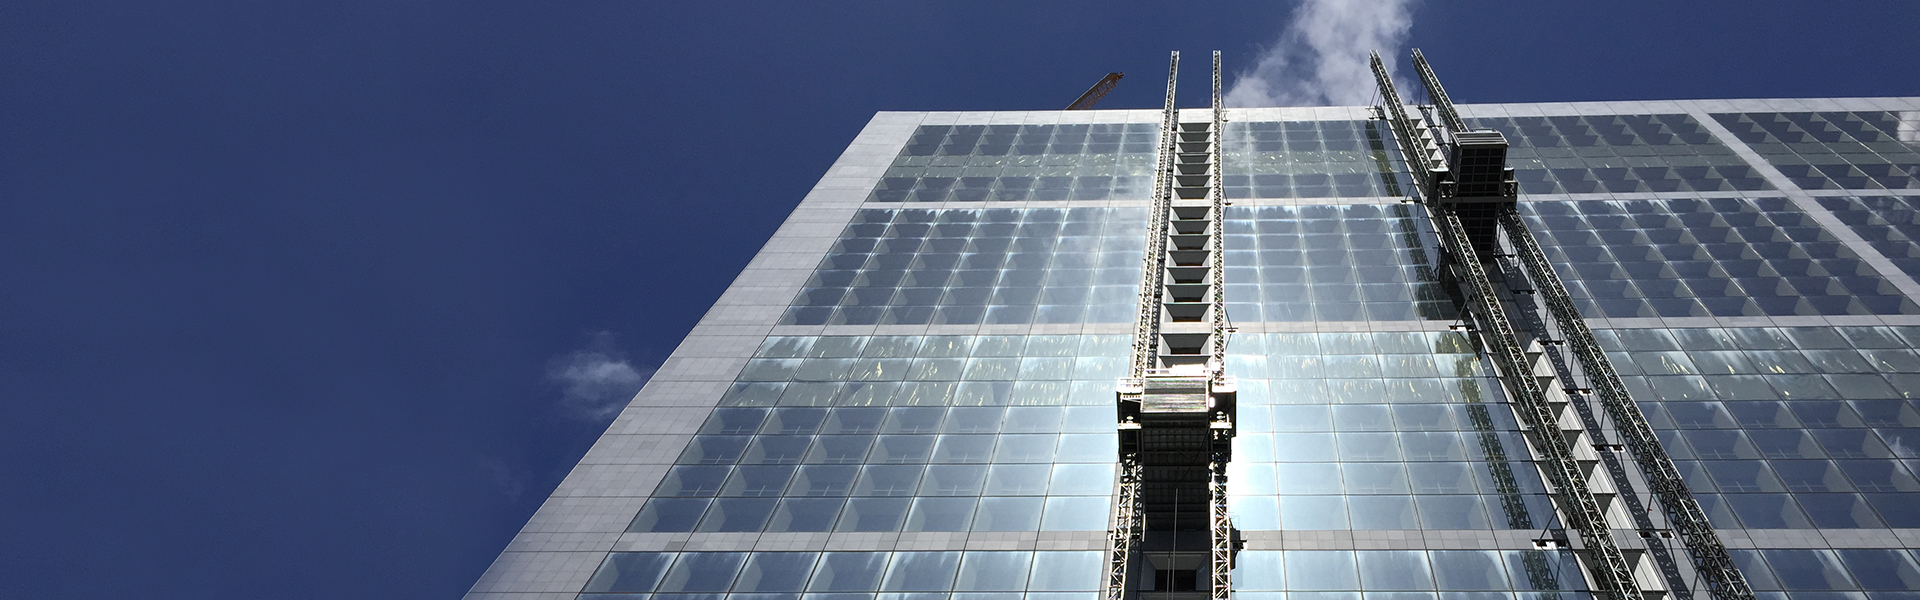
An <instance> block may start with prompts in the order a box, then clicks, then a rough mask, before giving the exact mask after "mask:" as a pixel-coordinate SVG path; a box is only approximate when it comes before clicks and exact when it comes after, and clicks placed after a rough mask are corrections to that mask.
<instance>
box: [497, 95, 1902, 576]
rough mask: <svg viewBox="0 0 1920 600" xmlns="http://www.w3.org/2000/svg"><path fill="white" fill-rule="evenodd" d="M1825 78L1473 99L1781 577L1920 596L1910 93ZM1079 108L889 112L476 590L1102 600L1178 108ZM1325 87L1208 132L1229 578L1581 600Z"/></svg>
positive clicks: (1732, 520)
mask: <svg viewBox="0 0 1920 600" xmlns="http://www.w3.org/2000/svg"><path fill="white" fill-rule="evenodd" d="M1831 102H1833V103H1835V104H1836V105H1837V106H1840V108H1842V109H1843V110H1808V109H1806V108H1804V107H1803V106H1804V105H1800V104H1795V105H1793V106H1795V107H1799V108H1791V109H1789V107H1788V106H1786V105H1784V104H1783V105H1781V107H1780V108H1782V110H1773V111H1770V110H1767V106H1768V105H1767V104H1766V103H1764V102H1757V103H1756V102H1740V103H1735V102H1717V101H1696V102H1648V103H1634V104H1633V105H1632V110H1624V111H1616V110H1612V109H1611V108H1608V107H1603V106H1600V105H1551V106H1548V105H1540V106H1534V105H1513V106H1506V107H1503V108H1502V107H1471V106H1469V107H1463V109H1462V110H1463V112H1464V113H1466V116H1467V117H1468V122H1469V123H1470V124H1472V125H1478V126H1484V127H1490V128H1494V129H1497V130H1500V131H1501V132H1503V133H1504V134H1505V135H1506V136H1507V139H1508V140H1509V141H1510V142H1512V144H1513V146H1512V150H1511V153H1510V154H1509V158H1510V164H1511V165H1513V166H1514V167H1516V171H1517V176H1518V179H1519V181H1520V183H1521V188H1522V198H1521V205H1520V208H1521V212H1522V215H1523V218H1524V220H1525V221H1526V224H1527V226H1528V227H1529V228H1530V229H1531V230H1532V231H1533V232H1534V234H1535V236H1536V237H1537V238H1538V239H1539V241H1540V243H1541V246H1542V248H1543V250H1544V251H1545V252H1546V254H1547V258H1548V260H1549V261H1550V262H1552V263H1553V264H1554V265H1555V267H1556V268H1557V269H1558V272H1559V275H1560V276H1561V277H1562V278H1563V280H1564V281H1565V282H1566V284H1567V287H1568V288H1569V291H1570V292H1571V294H1572V296H1573V297H1574V300H1575V302H1576V303H1577V304H1578V308H1579V310H1580V311H1581V312H1582V313H1583V314H1584V315H1586V316H1587V317H1588V318H1589V319H1590V322H1591V323H1592V324H1593V326H1594V327H1595V329H1596V333H1597V335H1598V338H1599V341H1600V342H1601V344H1602V345H1603V346H1604V349H1605V350H1606V352H1607V354H1608V355H1609V357H1610V358H1611V360H1612V362H1613V365H1614V367H1615V368H1616V369H1617V370H1618V371H1619V372H1620V374H1621V376H1622V377H1623V378H1624V380H1625V382H1626V384H1627V386H1628V388H1629V389H1630V391H1631V393H1632V396H1633V399H1634V400H1635V401H1636V402H1637V403H1638V404H1639V406H1640V407H1641V409H1642V411H1643V412H1644V413H1645V414H1646V416H1647V418H1648V419H1649V421H1650V423H1651V425H1652V426H1653V427H1654V429H1655V430H1656V432H1657V434H1658V436H1659V437H1660V440H1661V442H1662V444H1663V445H1664V446H1665V448H1666V450H1667V451H1668V453H1669V454H1670V455H1671V456H1672V457H1673V459H1674V461H1675V462H1676V463H1677V465H1678V466H1679V468H1680V470H1681V472H1682V475H1683V477H1684V478H1685V480H1686V482H1687V484H1688V485H1689V486H1690V487H1691V489H1692V491H1693V493H1694V495H1695V496H1696V497H1697V498H1698V499H1699V501H1700V502H1701V504H1702V506H1703V508H1705V509H1706V511H1707V513H1708V517H1709V518H1710V519H1711V520H1712V522H1713V524H1714V526H1715V527H1716V528H1718V529H1719V530H1720V532H1721V536H1722V538H1723V539H1725V540H1728V545H1729V548H1730V549H1731V552H1732V554H1733V556H1734V558H1735V560H1736V561H1737V562H1739V564H1740V565H1741V570H1742V572H1743V573H1744V574H1745V575H1746V577H1747V578H1748V580H1749V581H1750V583H1751V584H1752V585H1753V587H1754V589H1755V590H1756V591H1757V592H1758V593H1759V595H1760V596H1761V597H1763V598H1766V599H1767V600H1783V599H1786V598H1793V599H1808V600H1814V599H1817V600H1842V599H1843V598H1844V599H1845V600H1920V592H1914V591H1912V590H1920V557H1917V556H1916V555H1914V554H1913V551H1914V550H1915V549H1920V305H1916V303H1915V298H1916V297H1920V284H1916V283H1915V281H1914V278H1915V277H1916V276H1920V241H1916V240H1917V239H1920V221H1917V220H1916V215H1920V191H1916V190H1915V187H1916V185H1920V170H1917V169H1920V158H1917V157H1920V153H1917V152H1916V148H1920V117H1917V116H1916V115H1920V99H1892V100H1886V101H1876V102H1878V103H1877V104H1876V103H1874V102H1867V101H1858V102H1854V101H1831ZM1848 102H1852V104H1848ZM1889 106H1891V108H1889ZM1902 107H1906V108H1902ZM1058 114H1059V113H965V114H964V115H963V116H961V117H940V118H936V117H938V116H939V115H940V114H939V113H899V114H896V115H891V116H890V115H885V114H883V117H884V119H877V120H876V122H881V121H883V120H884V121H885V122H886V123H887V124H888V125H889V127H890V128H870V130H869V133H868V134H863V138H862V139H863V142H860V143H857V144H863V145H865V146H868V147H871V148H874V150H872V151H869V152H866V153H865V154H858V155H855V154H852V153H850V155H849V156H851V157H852V158H843V159H842V163H843V164H850V165H853V166H858V167H861V168H863V169H868V172H871V173H874V175H873V176H870V177H865V178H864V179H859V180H858V184H857V185H855V184H851V183H849V184H839V183H836V184H834V185H833V186H831V187H828V186H827V182H825V181H823V188H822V189H824V190H829V191H832V192H833V193H835V194H839V196H832V197H833V198H838V200H836V202H840V204H838V205H835V206H834V207H831V208H832V210H828V209H827V208H820V209H817V211H816V212H808V211H815V210H816V209H814V208H810V206H812V205H811V204H803V205H802V207H801V209H800V211H798V212H796V213H795V217H794V218H793V219H792V220H791V222H790V223H789V227H790V228H793V230H794V231H795V232H797V233H798V235H796V236H792V237H779V236H777V237H776V238H775V241H774V242H770V243H769V245H768V247H767V250H765V251H763V258H765V259H766V260H764V261H762V260H756V266H755V267H750V268H749V271H748V273H747V274H746V275H743V276H742V278H741V280H740V281H739V282H736V283H735V288H736V290H740V289H747V288H752V289H754V290H757V291H756V292H755V294H758V295H757V296H754V295H751V294H747V295H742V296H741V297H742V298H749V296H751V297H750V298H749V299H746V300H742V299H739V298H733V297H732V296H733V294H732V293H731V292H730V296H729V298H730V299H723V300H722V303H721V305H719V306H716V308H715V313H714V314H711V315H709V320H708V321H707V322H703V325H702V327H703V329H702V330H697V331H696V333H695V335H694V336H692V337H690V338H689V341H688V345H686V346H683V347H682V350H681V351H680V352H679V353H676V357H680V356H682V355H683V354H685V355H686V356H687V357H688V358H687V359H686V361H685V362H683V363H676V362H675V361H669V364H668V365H667V366H666V367H663V369H662V371H661V374H660V375H657V376H656V377H655V379H654V382H653V383H651V384H650V385H649V387H648V389H647V391H645V392H643V393H642V394H641V396H640V397H639V398H638V399H636V401H635V404H634V406H633V407H630V408H629V409H628V411H627V414H626V415H624V416H623V417H622V418H621V420H620V421H618V422H616V423H615V425H614V427H613V429H612V430H610V431H609V433H608V435H607V437H606V438H605V439H603V440H602V443H601V445H600V446H596V449H595V451H594V453H590V454H589V455H588V458H587V460H585V461H583V463H582V466H581V468H580V470H576V472H575V473H574V475H573V476H571V477H570V478H569V480H568V481H569V483H568V484H563V485H562V488H561V490H560V491H559V492H556V494H555V496H554V499H553V500H550V501H549V506H550V507H552V508H550V509H543V515H546V516H544V517H536V523H533V524H529V526H528V527H529V529H528V530H527V532H523V533H522V540H521V541H516V543H515V544H516V545H515V547H513V548H509V550H508V552H507V553H505V554H503V555H502V559H501V560H502V563H501V564H499V565H496V567H495V569H496V571H500V572H501V573H502V574H501V575H499V576H498V577H496V576H495V575H494V574H493V572H490V574H489V577H490V579H486V580H483V581H482V586H477V587H476V592H475V594H479V595H477V596H471V597H488V598H491V597H494V596H486V595H484V594H483V590H482V589H481V588H482V587H484V586H488V585H493V586H496V587H495V588H489V589H497V590H508V588H512V589H511V590H508V591H514V590H518V591H525V592H546V593H556V594H563V595H571V594H578V597H580V598H588V599H597V600H607V599H613V598H619V599H647V600H1092V599H1093V598H1095V597H1097V595H1098V594H1099V590H1100V589H1101V586H1102V585H1103V583H1104V580H1103V577H1102V570H1103V569H1104V566H1105V560H1106V558H1105V554H1104V552H1103V551H1104V549H1105V548H1106V530H1107V528H1108V527H1109V519H1110V517H1111V515H1110V511H1111V506H1112V503H1113V500H1112V496H1113V494H1114V491H1115V485H1114V481H1115V478H1116V464H1115V463H1116V457H1115V454H1116V451H1117V440H1116V438H1115V436H1114V433H1113V431H1114V420H1115V409H1114V383H1115V380H1116V379H1118V378H1120V377H1121V376H1122V375H1123V374H1124V373H1125V371H1126V369H1127V356H1128V353H1129V350H1130V343H1131V336H1132V330H1133V328H1132V321H1133V319H1134V310H1135V304H1136V302H1137V298H1138V293H1139V282H1140V279H1141V275H1142V273H1141V263H1142V256H1141V254H1142V252H1143V250H1144V248H1145V240H1144V237H1145V234H1146V231H1145V228H1146V220H1147V219H1146V217H1147V198H1148V196H1149V195H1150V193H1151V190H1152V187H1153V181H1152V177H1151V171H1152V168H1153V162H1154V155H1153V152H1154V145H1155V142H1156V141H1157V133H1156V128H1157V125H1155V124H1154V123H1152V122H1145V121H1148V120H1150V119H1152V118H1154V117H1157V115H1149V116H1147V117H1139V116H1137V115H1133V116H1130V115H1131V113H1127V112H1123V111H1111V112H1098V111H1096V112H1093V113H1090V115H1089V116H1092V117H1094V118H1096V120H1098V119H1106V121H1103V122H1098V123H1058V122H1045V123H1043V122H1038V121H1044V120H1046V119H1049V118H1057V116H1058ZM1301 114H1309V113H1306V112H1295V113H1283V112H1280V111H1268V110H1258V109H1250V110H1248V111H1247V112H1245V113H1243V114H1238V115H1236V114H1234V113H1230V114H1229V120H1230V125H1229V127H1228V129H1227V131H1226V132H1225V133H1226V135H1225V136H1224V152H1225V155H1226V168H1227V173H1226V176H1225V178H1224V183H1225V188H1226V192H1227V194H1228V196H1229V197H1231V198H1232V199H1233V200H1234V204H1233V205H1232V206H1230V207H1229V208H1228V209H1227V212H1226V219H1225V224H1226V225H1225V231H1224V239H1223V243H1224V247H1225V253H1226V254H1225V257H1224V260H1225V273H1224V277H1225V279H1224V291H1225V293H1226V296H1227V298H1226V301H1227V309H1228V317H1229V319H1230V320H1231V321H1232V323H1233V325H1234V326H1236V328H1237V329H1236V331H1235V332H1234V333H1233V335H1232V336H1231V340H1230V342H1229V345H1228V349H1227V361H1228V365H1227V372H1228V374H1230V375H1233V376H1234V377H1236V378H1237V380H1238V390H1239V396H1238V397H1239V409H1238V418H1239V423H1238V428H1239V435H1238V437H1237V438H1236V439H1235V441H1234V460H1233V462H1232V464H1231V467H1230V470H1229V484H1228V495H1229V499H1230V503H1229V510H1230V513H1231V515H1232V518H1233V520H1234V524H1235V526H1236V527H1237V528H1238V529H1240V530H1241V531H1242V532H1244V533H1245V535H1246V536H1247V546H1246V548H1245V549H1244V550H1242V551H1241V552H1240V554H1239V555H1238V562H1237V566H1236V568H1235V570H1234V575H1233V577H1234V579H1233V582H1234V589H1235V594H1236V595H1238V596H1244V597H1247V598H1252V599H1256V600H1496V599H1498V600H1547V599H1556V600H1560V599H1564V600H1575V599H1578V598H1585V597H1590V595H1589V593H1588V592H1587V587H1586V586H1587V584H1586V580H1585V578H1584V577H1583V576H1582V574H1581V566H1580V564H1579V561H1578V560H1576V558H1575V554H1574V553H1573V552H1572V551H1570V550H1567V549H1566V548H1565V546H1564V545H1556V544H1554V543H1552V542H1553V540H1554V539H1556V538H1563V537H1564V536H1565V534H1564V533H1556V532H1560V531H1561V530H1562V529H1563V528H1564V527H1565V524H1564V523H1563V522H1562V519H1560V518H1559V517H1558V516H1557V515H1556V514H1555V511H1554V508H1553V506H1552V503H1551V502H1550V500H1549V497H1548V495H1547V485H1546V484H1545V483H1543V481H1542V477H1541V475H1540V467H1539V465H1537V464H1536V463H1535V461H1534V458H1533V452H1532V450H1530V449H1529V447H1528V442H1527V441H1526V438H1525V437H1524V436H1523V435H1522V433H1523V430H1522V426H1521V425H1520V424H1519V422H1518V420H1517V419H1516V417H1515V414H1514V412H1513V408H1512V407H1511V406H1510V405H1509V404H1508V402H1507V398H1506V395H1505V392H1504V391H1503V390H1502V388H1501V384H1500V382H1499V380H1498V379H1497V378H1496V377H1494V375H1493V369H1492V367H1491V365H1490V363H1489V362H1488V361H1487V359H1486V358H1484V356H1483V354H1482V353H1481V352H1479V350H1478V348H1477V347H1476V342H1475V341H1474V339H1473V337H1472V333H1471V332H1469V331H1467V330H1466V329H1465V328H1464V327H1462V326H1461V325H1462V323H1461V321H1460V309H1459V308H1458V307H1459V306H1460V300H1459V299H1458V298H1457V292H1456V291H1455V290H1454V288H1453V285H1454V284H1453V283H1451V282H1450V281H1449V280H1447V279H1446V278H1444V277H1443V275H1442V273H1441V271H1440V270H1439V269H1438V268H1437V266H1438V265H1439V260H1440V254H1441V253H1440V251H1439V249H1438V244H1437V242H1436V239H1435V236H1434V233H1433V230H1432V225H1431V223H1430V221H1429V220H1428V219H1427V217H1426V214H1425V209H1424V208H1423V207H1421V206H1420V205H1418V204H1414V203H1409V202H1403V201H1401V200H1402V197H1403V196H1405V195H1407V194H1408V193H1410V192H1409V190H1410V189H1411V185H1412V184H1411V179H1410V177H1409V175H1408V173H1407V168H1406V166H1405V162H1404V160H1403V159H1402V158H1401V157H1400V156H1399V153H1400V150H1399V147H1398V145H1397V144H1396V143H1395V142H1394V140H1393V138H1392V135H1391V134H1390V132H1389V129H1388V128H1387V127H1386V126H1385V124H1384V122H1383V121H1379V120H1375V119H1371V118H1369V114H1368V113H1367V111H1365V110H1364V109H1358V108H1356V109H1352V110H1345V109H1340V110H1335V111H1330V112H1327V113H1314V114H1319V115H1320V117H1319V118H1314V119H1302V118H1292V117H1290V116H1289V115H1295V116H1297V115H1301ZM886 119H891V120H886ZM956 121H958V122H960V123H961V124H956ZM1135 121H1138V122H1135ZM967 122H973V123H977V124H964V123H967ZM1755 156H1758V157H1759V159H1758V160H1759V161H1760V163H1763V164H1755V163H1750V162H1749V159H1751V158H1753V157H1755ZM850 161H851V162H850ZM810 198H811V197H810ZM812 202H813V200H811V199H810V200H809V203H812ZM836 211H837V212H836ZM762 263H764V265H763V264H762ZM768 265H771V266H768ZM776 267H777V268H776ZM755 269H761V270H759V271H756V270H755ZM728 302H735V303H745V304H741V305H743V306H747V305H750V307H751V308H752V310H750V311H746V312H740V313H733V312H727V310H728V307H729V306H731V305H729V304H728ZM736 315H747V316H736ZM729 328H732V329H729ZM709 348H718V349H709ZM699 352H707V353H706V354H700V353H699ZM688 353H691V354H688ZM1607 441H1608V440H1605V439H1602V440H1599V441H1598V442H1596V443H1600V442H1607ZM1620 456H1623V457H1624V456H1626V455H1625V454H1621V455H1620ZM576 482H578V483H576ZM608 490H613V491H608ZM1638 502H1639V504H1640V505H1641V506H1646V507H1651V508H1652V510H1655V511H1657V510H1658V508H1657V504H1656V503H1655V501H1654V500H1653V499H1652V497H1651V496H1649V495H1646V494H1644V493H1642V494H1639V496H1638ZM1202 508H1203V507H1200V506H1195V507H1194V509H1195V510H1201V509H1202ZM542 519H545V520H542ZM1615 535H1616V536H1633V535H1635V532H1633V531H1632V530H1626V529H1622V530H1618V531H1616V533H1615ZM1649 535H1656V534H1655V533H1653V532H1650V533H1649ZM1668 547H1669V549H1670V552H1671V553H1672V554H1673V555H1674V556H1675V557H1676V558H1675V560H1678V561H1680V562H1682V563H1684V562H1685V561H1686V556H1685V554H1684V552H1683V551H1682V549H1681V546H1679V545H1678V543H1677V542H1669V543H1668ZM512 561H518V562H512ZM501 565H506V566H504V567H503V566H501ZM515 574H526V575H515ZM530 574H544V575H539V576H538V577H536V576H535V575H530ZM513 577H521V578H520V579H513ZM539 577H549V579H539ZM1144 577H1145V578H1146V579H1147V580H1148V581H1147V582H1145V584H1144V585H1147V586H1153V585H1156V584H1155V583H1154V581H1153V579H1154V578H1155V577H1158V575H1156V574H1153V573H1149V574H1147V575H1145V576H1144ZM549 580H550V581H551V583H542V582H547V581H549ZM1161 583H1162V584H1163V585H1162V589H1164V588H1165V585H1164V582H1161ZM1683 583H1688V584H1690V585H1691V584H1692V583H1693V582H1691V581H1684V582H1683ZM512 586H520V587H512ZM541 586H546V587H541ZM486 593H491V592H486ZM501 593H502V594H505V593H507V592H501ZM516 593H517V592H516ZM499 597H501V598H507V597H516V596H510V595H502V596H499ZM1674 597H1695V598H1705V597H1706V595H1705V592H1704V591H1703V590H1700V589H1697V588H1696V589H1694V590H1692V591H1690V592H1689V591H1679V592H1675V593H1674Z"/></svg>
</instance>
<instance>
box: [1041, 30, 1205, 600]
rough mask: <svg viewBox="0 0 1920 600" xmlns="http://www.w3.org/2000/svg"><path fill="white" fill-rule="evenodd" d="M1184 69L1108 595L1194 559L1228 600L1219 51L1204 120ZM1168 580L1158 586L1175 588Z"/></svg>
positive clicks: (1128, 390)
mask: <svg viewBox="0 0 1920 600" xmlns="http://www.w3.org/2000/svg"><path fill="white" fill-rule="evenodd" d="M1179 67H1180V53H1178V52H1175V53H1173V57H1172V59H1171V60H1170V62H1169V64H1168V67H1167V96H1166V107H1165V109H1164V111H1163V112H1162V114H1161V120H1160V146H1159V155H1158V160H1157V162H1156V167H1155V169H1156V170H1155V171H1154V188H1153V190H1154V191H1153V204H1152V207H1151V208H1150V209H1149V210H1150V213H1149V221H1148V227H1147V251H1146V256H1145V259H1144V260H1145V264H1144V265H1143V267H1144V268H1143V271H1142V273H1143V275H1144V278H1143V280H1142V281H1141V285H1140V297H1139V304H1138V307H1137V308H1138V312H1137V316H1136V318H1135V320H1134V337H1133V352H1132V359H1131V361H1130V363H1129V365H1128V366H1129V368H1128V372H1127V377H1126V378H1124V379H1121V380H1120V381H1119V382H1118V385H1117V386H1116V390H1115V399H1116V401H1117V402H1118V411H1117V412H1118V417H1119V422H1118V423H1117V424H1116V432H1117V433H1118V435H1119V438H1120V439H1119V442H1120V449H1119V450H1120V452H1119V454H1120V456H1119V462H1120V468H1121V473H1120V489H1119V493H1118V494H1117V495H1116V496H1115V506H1114V510H1113V527H1112V529H1111V530H1109V538H1108V551H1109V554H1108V556H1109V559H1110V562H1109V563H1108V571H1107V590H1106V596H1105V598H1106V600H1128V599H1129V598H1131V597H1134V596H1133V590H1132V589H1130V588H1129V586H1128V580H1129V577H1130V575H1131V574H1132V573H1133V572H1135V571H1140V570H1144V569H1145V568H1147V566H1149V565H1152V566H1158V567H1164V568H1163V569H1160V570H1161V571H1164V572H1166V573H1167V574H1172V573H1175V572H1178V571H1184V569H1178V568H1177V567H1178V566H1180V565H1192V564H1206V565H1208V568H1207V570H1206V578H1205V579H1201V577H1200V573H1199V572H1198V571H1199V570H1198V569H1195V571H1196V572H1194V573H1193V574H1192V577H1193V582H1194V584H1195V585H1196V586H1197V585H1199V584H1200V582H1202V581H1204V582H1205V584H1206V588H1205V590H1206V591H1207V597H1208V598H1209V599H1210V600H1227V598H1228V595H1229V593H1230V590H1231V588H1232V582H1231V576H1232V570H1233V559H1234V556H1235V553H1236V552H1237V551H1238V550H1239V548H1240V545H1241V544H1240V541H1239V532H1238V531H1237V530H1235V529H1234V528H1233V525H1232V523H1231V522H1230V521H1229V520H1228V516H1227V462H1228V461H1229V460H1231V459H1232V452H1233V438H1234V435H1235V431H1236V430H1235V425H1234V424H1235V421H1236V419H1237V411H1236V409H1235V402H1236V398H1237V393H1236V389H1235V387H1236V386H1235V380H1234V378H1233V377H1229V376H1227V374H1226V344H1227V335H1228V333H1229V329H1228V328H1227V321H1226V295H1225V294H1226V292H1225V289H1224V286H1223V285H1222V284H1223V283H1224V280H1223V277H1224V273H1225V262H1224V260H1225V258H1224V256H1225V252H1224V246H1223V244H1224V241H1223V240H1224V239H1225V238H1224V230H1223V225H1224V218H1225V217H1224V214H1223V211H1224V209H1225V207H1226V195H1225V193H1224V192H1225V188H1224V184H1223V177H1222V175H1221V158H1222V144H1221V143H1220V134H1221V126H1222V123H1223V118H1222V110H1221V102H1220V53H1219V52H1215V53H1213V110H1212V113H1211V116H1210V118H1208V119H1207V120H1203V121H1197V122H1181V119H1180V112H1179V109H1178V108H1176V107H1175V104H1174V90H1175V85H1174V84H1175V82H1176V81H1177V79H1178V73H1179ZM1108 77H1109V79H1119V74H1118V73H1115V74H1113V75H1110V76H1108ZM1095 87H1096V90H1097V89H1098V88H1099V86H1095ZM1088 93H1089V94H1092V93H1093V92H1092V91H1089V92H1088ZM1096 99H1097V98H1096ZM1083 100H1084V98H1083ZM1075 104H1076V105H1078V104H1079V103H1078V102H1076V103H1075ZM1089 104H1091V103H1090V102H1089ZM1199 532H1205V537H1206V539H1207V547H1206V548H1205V549H1204V550H1202V549H1198V548H1194V546H1198V545H1199V544H1198V543H1189V544H1182V543H1181V542H1182V541H1183V539H1188V538H1193V537H1198V536H1197V535H1194V534H1198V533H1199ZM1149 553H1151V554H1152V555H1153V556H1154V557H1159V558H1160V559H1161V562H1160V564H1157V565H1156V564H1153V561H1152V560H1151V559H1150V558H1149V557H1147V556H1146V555H1147V554H1149ZM1174 581H1179V579H1178V578H1176V579H1174ZM1170 583H1171V582H1161V581H1156V584H1158V585H1156V586H1155V587H1156V588H1158V589H1164V590H1166V591H1174V590H1173V588H1172V586H1171V585H1168V584H1170ZM1162 586H1164V587H1162ZM1190 591H1198V590H1190Z"/></svg>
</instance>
